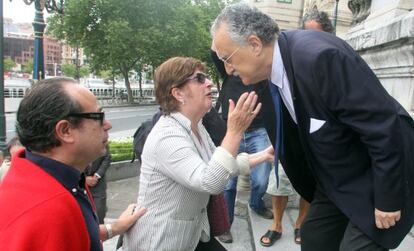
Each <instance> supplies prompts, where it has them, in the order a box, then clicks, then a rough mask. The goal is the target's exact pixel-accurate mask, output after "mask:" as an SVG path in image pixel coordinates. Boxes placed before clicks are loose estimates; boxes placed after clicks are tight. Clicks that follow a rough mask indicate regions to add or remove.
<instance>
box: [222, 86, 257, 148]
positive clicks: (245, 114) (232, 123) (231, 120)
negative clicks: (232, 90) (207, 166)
mask: <svg viewBox="0 0 414 251" xmlns="http://www.w3.org/2000/svg"><path fill="white" fill-rule="evenodd" d="M256 103H257V95H256V93H255V92H250V93H248V92H246V93H243V94H242V95H241V96H240V98H239V101H237V104H236V105H235V104H234V102H233V100H229V113H228V117H227V131H226V136H224V139H223V141H222V142H221V146H222V147H223V148H224V149H226V150H227V151H228V152H229V153H230V154H231V155H233V156H236V155H237V152H238V150H239V145H240V140H241V138H242V135H243V133H244V131H245V130H246V129H247V127H249V125H250V123H251V122H252V121H253V119H254V118H255V117H256V115H257V114H258V113H259V111H260V108H261V107H262V104H260V103H259V104H258V105H257V106H256Z"/></svg>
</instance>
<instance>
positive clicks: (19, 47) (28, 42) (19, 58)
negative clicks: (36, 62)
mask: <svg viewBox="0 0 414 251" xmlns="http://www.w3.org/2000/svg"><path fill="white" fill-rule="evenodd" d="M33 43H34V40H33V37H32V36H30V35H27V34H22V33H12V32H8V33H7V34H6V36H5V37H4V57H5V58H7V57H10V58H11V59H13V61H14V62H16V63H17V64H20V65H25V64H27V62H28V61H29V60H30V59H33V55H34V44H33Z"/></svg>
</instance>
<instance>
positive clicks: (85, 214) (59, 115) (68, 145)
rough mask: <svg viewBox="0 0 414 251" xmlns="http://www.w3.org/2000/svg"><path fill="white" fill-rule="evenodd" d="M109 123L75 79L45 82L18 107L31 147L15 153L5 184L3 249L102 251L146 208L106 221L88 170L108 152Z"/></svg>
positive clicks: (1, 195) (0, 193) (0, 213)
mask: <svg viewBox="0 0 414 251" xmlns="http://www.w3.org/2000/svg"><path fill="white" fill-rule="evenodd" d="M111 127H112V126H111V124H110V122H109V121H107V120H105V114H104V113H103V112H102V109H101V107H100V106H99V104H98V102H97V99H96V97H95V96H94V95H93V94H92V93H91V92H90V91H89V90H88V89H87V88H85V87H83V86H81V85H79V84H78V83H77V82H76V81H75V80H73V79H70V78H53V79H47V80H43V81H39V82H38V83H37V84H36V85H34V86H33V87H32V89H31V90H30V91H29V93H28V94H27V95H26V96H25V98H23V100H22V102H21V103H20V106H19V110H18V112H17V126H16V128H17V133H18V136H19V139H20V141H21V143H22V144H23V146H24V147H25V148H26V150H21V151H19V152H18V153H16V156H15V157H14V158H13V162H12V165H11V167H10V170H9V173H8V175H7V176H6V178H5V179H4V181H3V183H2V187H1V189H0V204H1V205H2V206H1V207H0V222H2V226H1V227H0V246H1V247H2V250H32V251H33V250H34V251H37V250H102V243H101V241H104V240H106V239H109V238H111V237H112V236H114V235H116V234H121V233H123V232H125V231H126V230H127V229H128V228H129V227H130V226H131V225H132V224H134V223H135V222H136V221H137V220H138V219H139V218H140V217H141V215H142V214H144V213H145V209H142V210H141V209H140V210H136V212H134V208H135V205H130V206H129V207H128V208H127V209H126V210H125V211H124V212H123V213H122V214H121V216H120V217H119V218H118V220H116V221H115V222H114V223H112V224H106V225H99V223H98V219H97V216H96V212H95V211H96V210H95V206H94V204H93V202H92V200H91V196H90V193H89V191H88V189H87V188H85V176H84V175H83V174H82V173H83V172H84V170H85V168H86V166H88V164H89V163H91V162H92V161H94V160H95V159H96V158H98V157H100V156H103V155H104V154H105V153H106V145H107V143H108V130H109V129H111Z"/></svg>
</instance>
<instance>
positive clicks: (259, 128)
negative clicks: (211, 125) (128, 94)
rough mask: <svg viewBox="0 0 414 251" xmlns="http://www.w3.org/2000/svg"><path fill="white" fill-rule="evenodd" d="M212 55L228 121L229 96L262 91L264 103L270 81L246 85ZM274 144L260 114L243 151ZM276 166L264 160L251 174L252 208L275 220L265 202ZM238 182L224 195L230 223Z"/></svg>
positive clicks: (243, 143)
mask: <svg viewBox="0 0 414 251" xmlns="http://www.w3.org/2000/svg"><path fill="white" fill-rule="evenodd" d="M211 57H212V59H213V62H214V63H215V65H216V68H217V70H218V72H219V73H220V75H221V77H222V78H223V86H222V89H221V91H220V97H219V102H220V104H221V108H222V117H223V119H224V120H226V121H227V114H228V110H229V102H228V101H229V99H231V100H233V101H234V102H237V100H238V99H239V97H240V95H242V94H243V93H245V92H252V91H254V92H256V93H257V94H258V97H259V100H258V102H260V95H259V94H260V92H261V91H262V89H263V88H264V87H265V86H266V84H267V83H266V81H262V82H260V83H257V84H255V85H249V86H246V85H244V84H243V83H242V81H241V80H240V78H238V77H235V76H229V75H227V73H226V71H225V69H224V64H223V62H222V61H221V60H220V59H219V58H218V57H217V55H216V54H215V53H214V52H213V51H212V52H211ZM269 146H270V140H269V137H268V136H267V132H266V129H265V128H264V123H263V119H262V114H261V113H259V114H258V115H257V116H256V118H255V119H254V120H253V121H252V123H251V124H250V126H249V128H248V129H247V130H246V132H245V133H244V134H243V138H242V141H241V143H240V148H239V152H246V153H256V152H258V151H261V150H263V149H265V148H266V147H269ZM271 169H272V164H271V163H270V162H264V163H262V164H260V165H258V166H256V167H255V168H254V169H253V170H252V171H251V173H250V192H251V193H250V201H249V205H250V208H251V209H252V210H253V211H254V212H256V213H257V214H258V215H260V216H261V217H263V218H265V219H272V218H273V214H272V212H271V211H270V210H269V209H267V208H266V207H265V205H264V201H263V195H264V194H265V192H266V189H267V185H268V181H269V174H270V170H271ZM237 181H238V178H237V177H234V178H232V179H230V181H229V183H228V184H227V186H226V188H225V190H224V197H225V199H226V203H227V207H228V213H229V219H230V223H232V222H233V219H234V205H235V200H236V194H237ZM219 239H220V240H221V241H222V242H227V243H228V242H232V241H233V238H232V236H231V233H230V232H227V233H225V234H224V235H222V236H220V237H219Z"/></svg>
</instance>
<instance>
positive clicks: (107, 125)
mask: <svg viewBox="0 0 414 251" xmlns="http://www.w3.org/2000/svg"><path fill="white" fill-rule="evenodd" d="M103 128H104V130H105V131H108V130H111V129H112V123H111V122H110V121H109V120H106V119H105V120H104V124H103Z"/></svg>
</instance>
